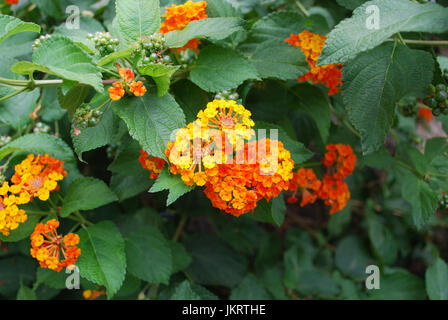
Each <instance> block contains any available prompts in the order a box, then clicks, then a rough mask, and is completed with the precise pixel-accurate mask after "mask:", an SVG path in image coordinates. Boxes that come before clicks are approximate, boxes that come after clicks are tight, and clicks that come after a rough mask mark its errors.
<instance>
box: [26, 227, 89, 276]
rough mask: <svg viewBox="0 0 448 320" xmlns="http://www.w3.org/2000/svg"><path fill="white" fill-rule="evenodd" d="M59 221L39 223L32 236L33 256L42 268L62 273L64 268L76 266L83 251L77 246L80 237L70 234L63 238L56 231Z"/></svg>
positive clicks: (31, 251)
mask: <svg viewBox="0 0 448 320" xmlns="http://www.w3.org/2000/svg"><path fill="white" fill-rule="evenodd" d="M58 227H59V221H57V220H55V219H52V220H49V221H47V223H46V224H43V223H42V222H40V223H38V224H37V225H36V227H35V228H34V232H33V233H32V234H31V237H30V238H31V250H30V253H31V256H32V257H33V258H36V259H37V261H39V264H40V266H41V267H42V268H48V269H51V270H54V271H57V272H59V271H61V270H62V268H64V267H68V266H71V265H73V264H75V262H76V260H77V259H78V257H79V256H80V255H81V249H79V248H78V247H77V246H76V245H77V244H78V243H79V236H78V235H77V234H74V233H69V234H68V235H66V236H64V237H63V236H61V235H59V234H58V233H57V231H56V229H57V228H58Z"/></svg>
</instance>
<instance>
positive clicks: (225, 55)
mask: <svg viewBox="0 0 448 320" xmlns="http://www.w3.org/2000/svg"><path fill="white" fill-rule="evenodd" d="M190 77H191V81H193V82H194V83H195V84H197V85H198V86H199V87H201V88H202V89H204V90H205V91H208V92H218V91H222V90H230V89H233V88H236V87H238V86H239V85H240V84H242V83H243V82H244V81H246V80H249V79H252V80H257V79H259V76H258V72H257V70H256V69H255V67H254V66H253V65H252V64H251V63H250V61H249V60H248V59H247V58H246V57H245V56H244V55H242V54H241V53H239V52H236V51H233V50H232V49H229V48H221V47H217V46H209V47H206V48H204V49H202V50H201V53H200V54H199V58H198V60H197V61H196V64H195V65H194V67H193V68H192V70H191V73H190Z"/></svg>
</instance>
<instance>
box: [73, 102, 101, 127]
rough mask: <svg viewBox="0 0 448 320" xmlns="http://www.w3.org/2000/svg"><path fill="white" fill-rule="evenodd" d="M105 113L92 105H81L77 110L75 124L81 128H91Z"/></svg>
mask: <svg viewBox="0 0 448 320" xmlns="http://www.w3.org/2000/svg"><path fill="white" fill-rule="evenodd" d="M102 114H103V113H102V112H101V111H100V110H94V109H92V108H91V107H90V106H81V107H79V108H78V109H77V110H76V112H75V116H74V119H75V125H78V127H80V128H90V127H94V126H96V125H97V124H98V123H99V122H100V117H101V115H102Z"/></svg>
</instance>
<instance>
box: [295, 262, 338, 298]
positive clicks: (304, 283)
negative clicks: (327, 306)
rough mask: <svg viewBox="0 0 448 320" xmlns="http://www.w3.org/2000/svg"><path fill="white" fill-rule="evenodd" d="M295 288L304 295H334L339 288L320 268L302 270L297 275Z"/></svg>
mask: <svg viewBox="0 0 448 320" xmlns="http://www.w3.org/2000/svg"><path fill="white" fill-rule="evenodd" d="M297 290H298V291H299V292H300V293H301V294H304V295H311V296H314V295H317V296H322V297H327V298H328V297H335V296H337V295H338V294H339V293H340V291H341V288H340V287H339V285H338V284H337V283H336V281H334V280H333V279H332V278H331V277H330V276H329V275H328V274H327V273H325V272H323V271H320V270H314V269H313V270H303V271H302V272H300V275H299V283H298V285H297Z"/></svg>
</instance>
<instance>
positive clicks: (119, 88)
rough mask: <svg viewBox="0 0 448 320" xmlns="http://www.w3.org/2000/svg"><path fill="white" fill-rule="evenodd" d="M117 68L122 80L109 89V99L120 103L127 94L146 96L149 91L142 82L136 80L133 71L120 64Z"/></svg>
mask: <svg viewBox="0 0 448 320" xmlns="http://www.w3.org/2000/svg"><path fill="white" fill-rule="evenodd" d="M116 66H117V70H118V73H119V74H120V77H121V80H120V81H115V82H114V83H113V84H112V87H110V88H109V89H108V91H109V97H110V98H111V99H112V100H114V101H118V100H120V99H121V98H123V96H124V94H125V93H126V92H130V93H133V94H134V96H136V97H142V96H144V95H145V93H146V91H147V90H146V88H145V86H144V85H143V82H142V81H135V80H134V78H135V75H134V73H133V72H132V70H131V69H129V68H121V67H120V65H119V64H118V63H117V65H116Z"/></svg>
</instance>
